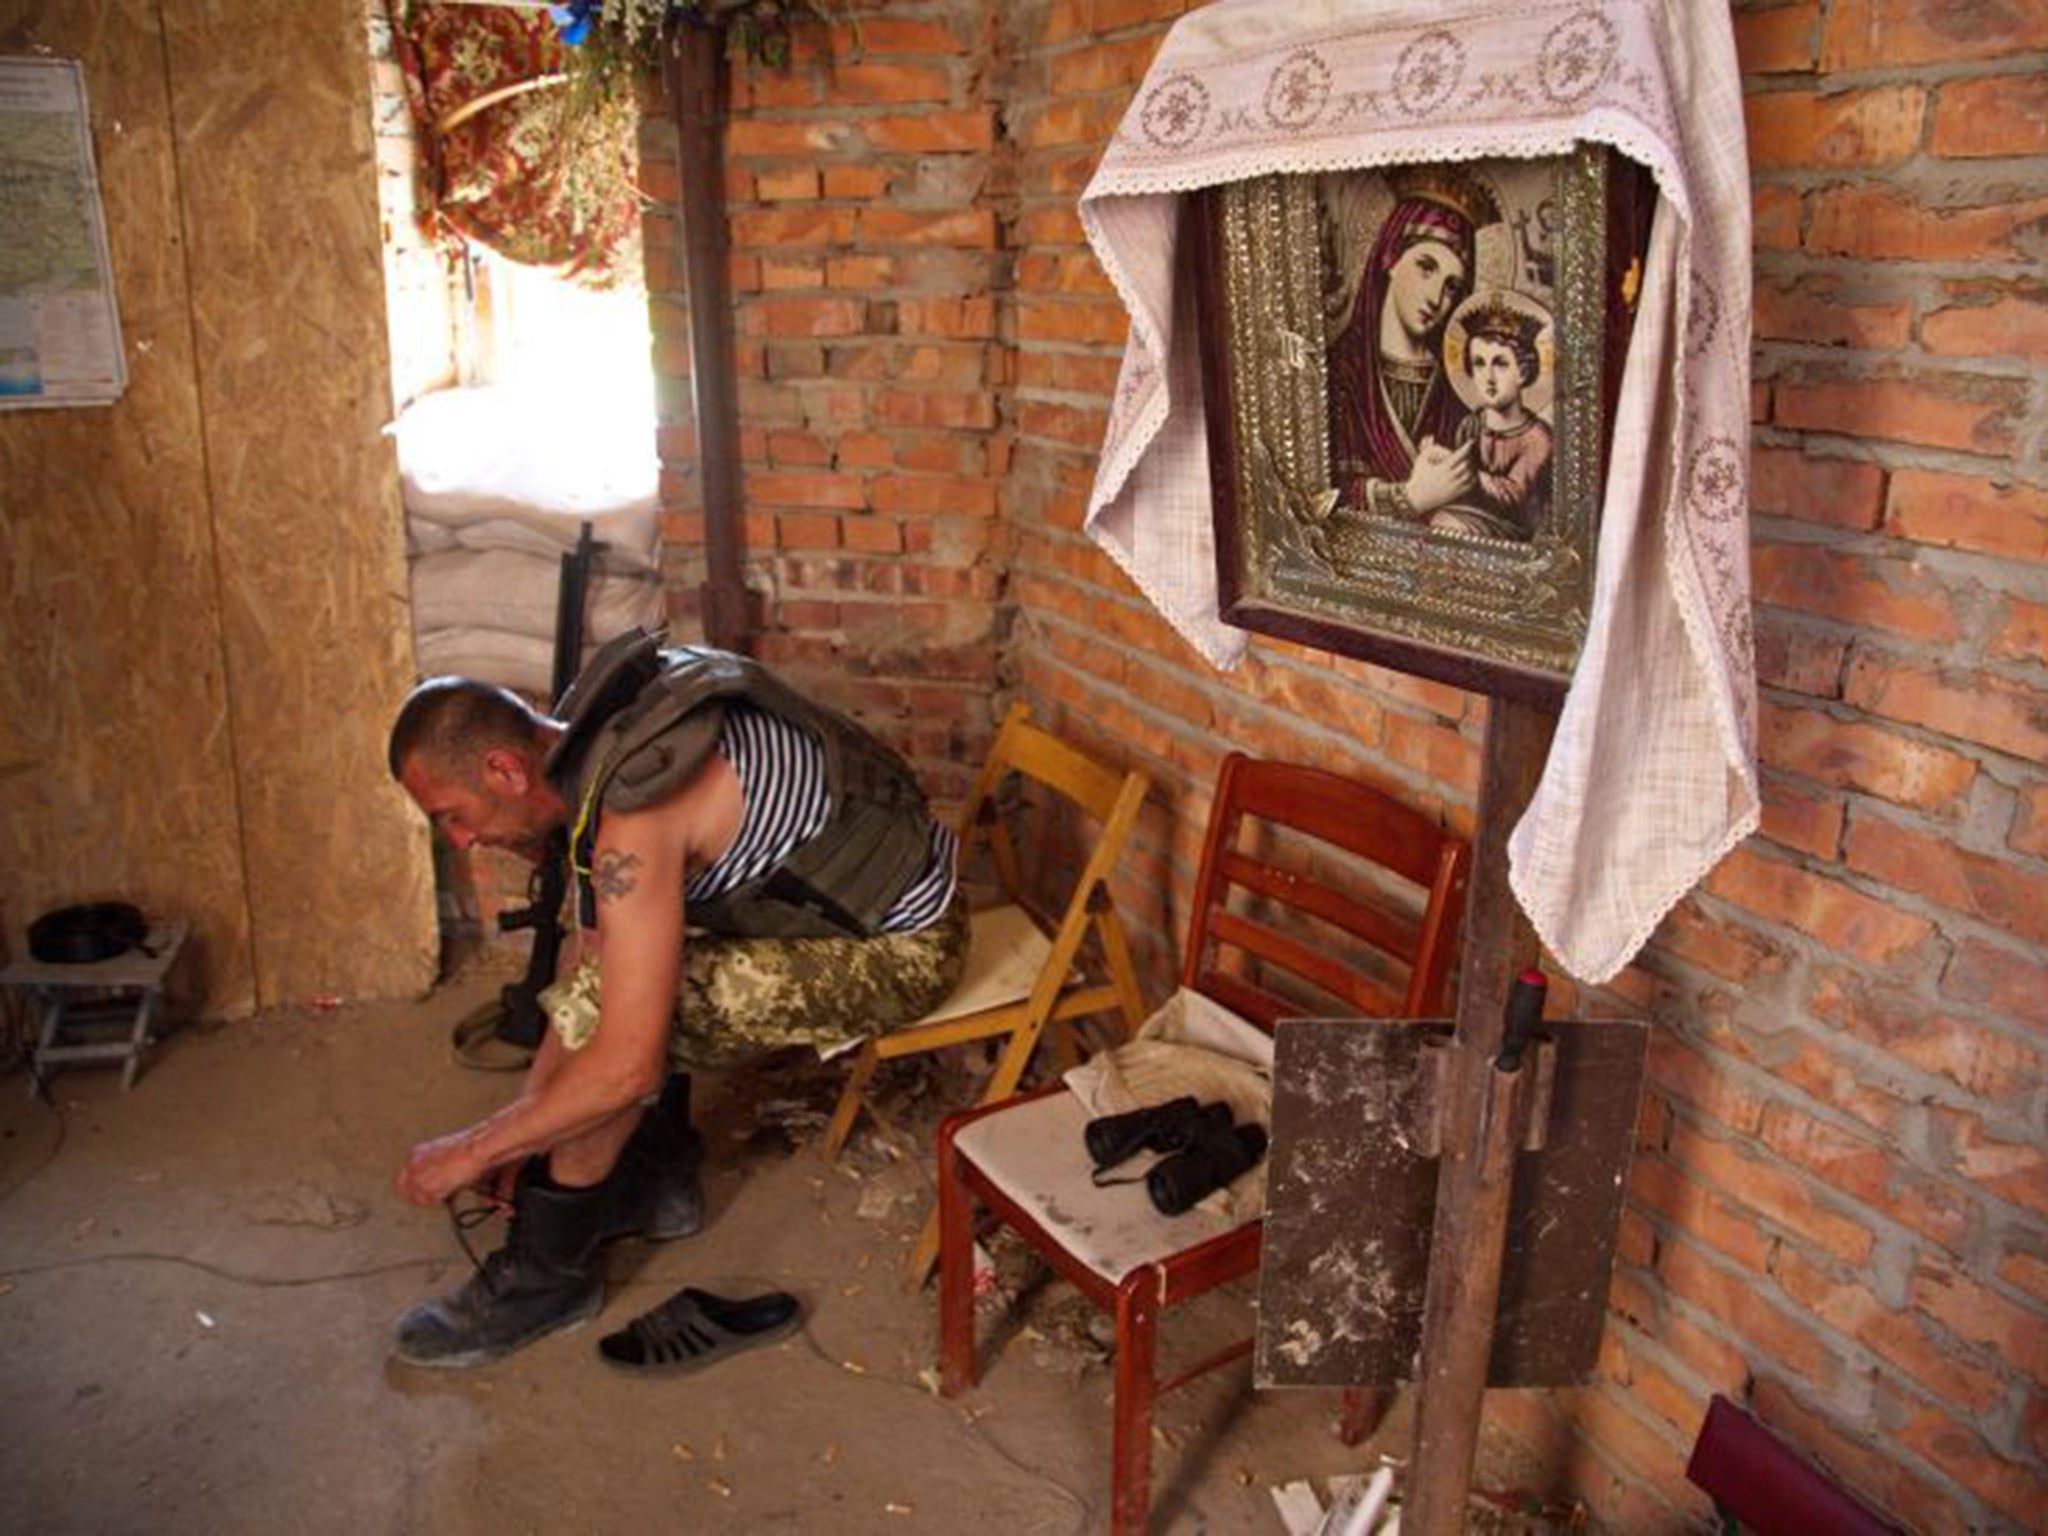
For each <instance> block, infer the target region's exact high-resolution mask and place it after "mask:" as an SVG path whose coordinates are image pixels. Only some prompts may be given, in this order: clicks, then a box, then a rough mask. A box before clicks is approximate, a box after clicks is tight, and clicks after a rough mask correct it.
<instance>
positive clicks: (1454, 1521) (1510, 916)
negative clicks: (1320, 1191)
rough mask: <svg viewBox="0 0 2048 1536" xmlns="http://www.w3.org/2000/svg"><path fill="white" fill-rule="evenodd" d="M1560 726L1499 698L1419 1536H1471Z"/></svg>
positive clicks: (1430, 1353)
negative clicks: (1527, 889) (1526, 855)
mask: <svg viewBox="0 0 2048 1536" xmlns="http://www.w3.org/2000/svg"><path fill="white" fill-rule="evenodd" d="M1556 724H1557V717H1556V714H1555V713H1554V710H1553V707H1552V706H1550V705H1547V704H1533V703H1526V702H1521V701H1517V700H1513V699H1506V698H1500V697H1495V698H1494V699H1493V700H1492V702H1491V704H1490V705H1489V707H1488V710H1487V717H1486V757H1485V768H1484V771H1483V772H1484V776H1483V778H1482V780H1481V783H1480V789H1479V828H1478V833H1477V836H1476V838H1475V841H1474V844H1473V849H1472V877H1471V880H1472V883H1471V887H1470V893H1469V895H1468V896H1467V898H1466V905H1465V936H1464V945H1463V954H1464V964H1463V970H1462V975H1461V977H1460V981H1459V986H1458V1023H1457V1038H1456V1046H1457V1054H1456V1057H1455V1058H1454V1070H1453V1073H1452V1076H1451V1081H1450V1083H1449V1084H1448V1096H1447V1102H1446V1104H1445V1106H1444V1122H1443V1147H1444V1152H1443V1162H1442V1166H1441V1167H1440V1169H1439V1170H1438V1173H1437V1197H1436V1221H1435V1226H1434V1229H1433V1233H1434V1235H1433V1237H1432V1239H1431V1246H1430V1256H1429V1281H1428V1285H1427V1288H1426V1290H1425V1293H1424V1300H1423V1314H1422V1369H1421V1372H1420V1375H1419V1379H1418V1384H1417V1401H1416V1412H1415V1440H1414V1447H1413V1455H1412V1459H1411V1460H1410V1463H1409V1481H1408V1493H1407V1499H1406V1501H1405V1509H1404V1513H1403V1515H1402V1519H1401V1528H1402V1530H1403V1531H1404V1532H1406V1533H1408V1536H1459V1533H1461V1532H1463V1531H1464V1529H1465V1501H1466V1495H1467V1491H1468V1489H1469V1486H1470V1483H1471V1477H1472V1457H1473V1453H1474V1451H1475V1449H1476V1448H1477V1446H1478V1443H1479V1415H1480V1405H1481V1399H1482V1397H1483V1395H1484V1393H1485V1390H1486V1368H1487V1357H1488V1356H1489V1355H1490V1354H1491V1353H1492V1350H1493V1326H1494V1308H1495V1304H1496V1302H1497V1301H1498V1299H1499V1294H1500V1260H1501V1244H1502V1239H1503V1235H1504V1232H1505V1228H1506V1222H1507V1214H1508V1195H1509V1192H1510V1189H1511V1188H1512V1185H1513V1181H1514V1161H1515V1159H1514V1145H1515V1139H1514V1138H1513V1137H1512V1135H1511V1131H1512V1123H1513V1122H1516V1121H1518V1120H1519V1118H1520V1117H1519V1116H1518V1115H1516V1114H1515V1102H1516V1098H1517V1095H1516V1094H1515V1093H1514V1092H1513V1085H1514V1084H1515V1083H1516V1081H1517V1079H1516V1078H1514V1077H1505V1078H1503V1077H1501V1076H1500V1075H1498V1074H1496V1073H1495V1072H1494V1070H1493V1060H1494V1057H1496V1056H1497V1055H1499V1054H1500V1047H1501V1035H1502V1031H1503V1023H1504V1015H1505V1011H1506V1007H1507V997H1508V988H1509V986H1510V984H1511V983H1512V982H1513V980H1514V977H1515V974H1516V972H1517V971H1519V970H1520V969H1521V968H1522V967H1523V966H1525V965H1527V964H1529V963H1530V962H1532V961H1533V960H1534V959H1535V957H1536V951H1537V943H1536V935H1535V932H1534V930H1532V929H1531V928H1530V926H1529V920H1528V919H1527V918H1526V917H1524V916H1523V915H1522V911H1521V908H1520V907H1518V906H1517V905H1516V904H1515V899H1514V894H1513V892H1512V891H1510V890H1509V888H1508V849H1507V843H1508V833H1509V832H1511V831H1512V830H1513V829H1514V825H1515V823H1516V822H1517V821H1518V820H1519V819H1520V818H1521V815H1522V812H1523V811H1524V810H1525V809H1526V808H1527V806H1528V804H1529V799H1530V797H1531V795H1533V794H1534V793H1535V789H1536V781H1537V779H1538V778H1539V777H1540V776H1541V774H1542V771H1543V763H1544V759H1545V757H1546V755H1547V754H1548V751H1549V747H1550V736H1551V732H1552V731H1553V730H1554V729H1555V728H1556ZM1489 1099H1492V1100H1493V1105H1492V1114H1491V1115H1489V1114H1488V1101H1489ZM1489 1147H1491V1151H1490V1152H1489V1150H1488V1149H1489Z"/></svg>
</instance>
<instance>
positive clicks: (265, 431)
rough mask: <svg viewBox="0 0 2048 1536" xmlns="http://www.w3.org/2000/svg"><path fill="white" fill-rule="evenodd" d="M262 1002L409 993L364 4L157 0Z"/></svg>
mask: <svg viewBox="0 0 2048 1536" xmlns="http://www.w3.org/2000/svg"><path fill="white" fill-rule="evenodd" d="M162 13H163V16H164V21H165V34H166V35H165V43H166V56H167V58H168V60H169V65H170V76H171V96H172V103H173V108H174V112H175V116H176V121H177V125H178V160H179V164H180V166H181V168H182V169H183V172H184V174H183V175H182V177H181V184H182V187H183V194H184V208H183V214H184V232H185V237H186V239H187V240H188V241H189V242H190V246H191V269H192V315H193V328H194V332H195V336H196V341H197V345H196V356H195V362H196V365H197V369H198V376H199V390H200V397H201V399H202V400H203V401H204V402H205V409H204V413H203V421H204V434H205V442H206V454H207V479H208V485H207V491H208V495H209V498H210V500H211V502H212V505H213V515H214V532H215V540H216V548H217V549H218V552H219V553H218V558H219V568H220V581H221V631H222V654H223V657H224V660H225V665H226V667H227V673H228V684H229V686H228V705H229V710H230V717H231V721H232V727H233V731H234V738H235V758H236V788H237V794H238V798H239V801H240V804H241V810H242V819H243V829H242V843H243V859H244V866H245V869H246V872H247V878H248V888H249V904H250V909H251V911H252V913H253V924H252V933H253V937H254V943H255V955H256V981H257V995H258V998H259V1000H261V1001H262V1002H265V1003H273V1002H286V1001H291V1000H298V999H304V998H307V997H312V996H318V995H322V994H340V995H343V996H359V995H363V994H366V993H368V994H377V993H389V992H391V991H394V990H403V989H408V988H409V987H413V986H418V985H422V984H424V982H425V981H426V980H427V979H428V978H430V977H431V974H432V964H433V958H434V953H435V939H434V932H433V904H432V892H431V888H430V885H429V879H430V870H429V862H428V860H427V858H426V857H425V850H424V848H423V847H422V843H421V839H422V834H421V829H420V826H419V823H418V821H417V819H416V818H415V817H413V816H412V815H411V814H410V813H409V812H408V811H407V810H406V808H405V805H404V800H403V796H402V795H401V793H400V792H399V790H398V789H397V787H396V786H395V785H394V784H392V783H391V782H390V780H389V777H388V776H387V774H386V772H385V769H384V734H385V731H386V729H387V727H388V725H389V722H390V718H391V714H392V711H393V710H394V709H395V708H396V707H397V705H398V702H399V700H400V699H401V698H403V696H404V694H405V691H406V689H407V688H408V687H409V686H410V685H411V682H412V676H413V669H412V640H411V634H410V629H409V625H408V620H407V613H408V610H407V600H406V595H405V594H406V586H405V568H404V548H403V524H402V519H401V517H400V514H399V505H398V479H397V470H396V465H395V461H394V458H393V453H392V449H391V445H390V443H389V440H388V439H386V438H385V437H384V436H383V435H382V428H383V426H384V424H385V422H386V421H388V420H389V418H390V413H391V385H390V362H389V356H390V354H389V350H388V347H387V344H386V341H385V336H384V325H385V321H384V291H383V258H382V250H381V245H380V241H379V236H378V222H377V202H376V172H375V156H374V150H373V145H372V140H371V112H370V75H369V57H368V38H367V33H366V30H365V23H364V17H363V10H362V5H361V0H240V3H238V4H236V5H233V6H226V7H224V6H220V5H217V4H211V3H203V0H165V3H164V5H163V6H162Z"/></svg>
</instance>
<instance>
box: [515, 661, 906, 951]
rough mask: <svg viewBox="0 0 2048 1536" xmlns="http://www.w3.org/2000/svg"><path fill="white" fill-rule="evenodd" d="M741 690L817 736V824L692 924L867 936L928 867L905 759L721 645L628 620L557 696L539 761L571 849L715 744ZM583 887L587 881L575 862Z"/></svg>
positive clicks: (586, 844) (678, 784)
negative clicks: (704, 644) (559, 803)
mask: <svg viewBox="0 0 2048 1536" xmlns="http://www.w3.org/2000/svg"><path fill="white" fill-rule="evenodd" d="M734 699H740V700H745V701H746V702H748V703H750V704H753V705H756V706H758V707H760V708H762V709H765V710H767V711H768V712H769V713H771V714H775V715H779V716H781V717H782V718H783V719H785V720H788V721H791V722H793V723H794V724H797V725H800V726H803V727H804V728H805V729H807V730H808V731H810V732H811V734H812V735H814V736H815V737H817V739H818V740H819V741H820V742H821V743H822V744H823V746H824V751H825V786H826V790H827V793H828V794H829V795H830V797H831V802H832V808H831V811H830V812H829V814H828V815H827V817H826V821H825V825H824V826H823V827H821V828H820V829H819V830H818V833H817V835H816V836H814V837H812V838H811V839H810V840H809V841H808V842H806V843H804V844H803V846H802V847H800V848H798V849H796V850H795V851H794V852H793V853H791V854H790V855H789V857H787V858H785V859H784V860H783V861H782V862H781V863H780V864H779V865H777V866H776V867H775V868H774V869H772V870H770V871H769V872H768V873H766V874H764V875H761V876H759V877H757V878H755V879H753V880H750V881H747V882H746V883H745V884H742V885H740V886H737V887H735V888H734V889H732V890H730V891H728V892H726V893H725V894H724V895H723V896H720V897H718V898H716V899H714V900H711V901H696V902H692V903H690V908H689V921H690V924H691V926H692V927H697V928H703V929H706V930H709V931H710V932H713V933H727V934H738V935H743V936H746V937H750V938H780V939H807V938H848V937H854V938H867V937H870V936H872V935H873V934H874V933H875V932H876V931H877V925H878V924H879V923H880V922H881V920H882V918H883V917H885V916H886V915H887V914H888V912H889V910H890V908H892V907H893V906H895V904H896V902H897V901H898V900H899V899H900V898H901V897H902V895H903V893H904V892H905V891H906V890H908V889H909V887H910V885H911V883H912V882H913V881H914V880H916V878H917V877H918V875H919V874H921V873H922V872H923V870H924V867H925V863H926V860H927V859H928V858H929V856H930V850H931V842H930V838H931V818H930V813H929V810H928V808H927V807H926V805H925V798H924V792H923V791H922V790H921V789H919V788H918V784H917V778H916V776H915V775H914V774H913V773H912V772H911V771H910V767H909V765H908V764H907V763H905V762H904V761H903V759H902V758H900V757H898V756H897V755H896V754H895V753H894V752H892V751H890V750H889V749H888V748H887V747H885V746H883V745H882V743H880V742H879V741H877V740H875V738H874V737H872V736H870V735H869V734H868V733H867V732H866V731H865V730H863V729H861V727H860V726H858V725H856V724H854V723H853V722H852V721H851V720H848V719H847V718H846V717H845V716H844V715H841V714H839V713H838V712H837V711H835V710H831V709H827V708H825V707H824V706H822V705H818V704H813V703H812V702H811V701H810V700H808V699H806V698H804V697H803V696H802V695H801V694H799V693H797V692H796V691H795V690H794V689H792V688H790V687H789V686H788V685H787V684H785V683H783V682H782V681H780V680H779V679H778V678H776V677H775V675H774V674H773V673H771V672H769V671H768V670H767V669H766V668H764V667H762V666H761V665H760V664H759V663H757V662H755V661H752V660H750V659H748V658H747V657H745V656H736V655H733V654H732V653H730V652H727V651H714V650H708V649H698V648H695V647H689V646H684V647H677V648H675V649H663V648H662V647H661V646H660V645H659V643H658V641H657V639H656V637H655V636H653V635H650V634H648V633H646V632H645V631H644V630H639V629H633V630H629V631H627V632H626V633H625V634H623V635H620V636H618V637H617V638H615V639H613V640H611V641H608V642H607V643H606V644H605V645H604V646H603V647H602V648H600V649H599V651H598V652H597V654H596V655H595V656H593V657H592V658H591V659H590V663H589V665H587V666H586V667H585V668H584V669H583V671H582V672H581V673H580V674H579V675H578V676H577V678H576V681H575V682H573V683H571V684H570V685H569V688H568V691H567V692H565V693H564V694H563V695H562V697H561V699H560V701H559V702H558V703H557V704H556V706H555V714H556V716H557V717H558V718H559V719H560V720H561V721H562V724H563V726H564V727H565V729H564V732H563V734H562V737H561V739H560V740H559V741H557V742H556V743H555V745H554V747H553V748H552V750H550V751H549V753H548V755H547V758H546V760H545V762H544V764H543V767H544V769H545V771H546V772H547V775H548V777H549V778H550V779H551V780H553V782H554V784H555V786H556V788H557V789H558V790H559V791H560V792H561V794H562V797H563V798H564V799H565V800H566V801H567V802H568V803H569V806H570V810H571V813H572V814H573V815H574V816H575V817H576V828H577V830H576V832H575V834H574V842H575V846H574V847H573V848H572V849H571V859H572V863H573V864H574V865H575V866H576V868H577V869H579V870H583V869H587V868H588V867H589V861H590V854H591V850H592V848H593V847H594V846H595V844H596V842H597V824H598V820H599V818H600V817H601V816H602V814H603V813H604V812H605V811H607V810H615V811H634V810H640V809H642V808H644V807H646V806H650V805H657V804H659V803H660V802H661V801H663V800H666V799H667V798H668V797H669V796H671V795H673V794H675V793H676V792H677V791H679V790H680V789H681V788H682V787H683V786H684V785H685V784H687V783H688V782H689V781H690V779H691V778H692V777H693V776H694V775H695V774H696V772H697V770H698V769H699V768H701V767H702V766H703V764H704V760H705V759H706V758H708V757H709V756H710V755H711V754H712V753H713V752H714V751H716V750H717V748H718V739H719V731H720V728H721V727H722V726H723V724H724V721H725V704H726V702H727V701H728V700H734ZM579 882H580V894H581V900H582V902H583V904H584V905H585V907H586V908H587V907H588V905H589V903H590V890H589V881H588V879H587V877H581V876H579Z"/></svg>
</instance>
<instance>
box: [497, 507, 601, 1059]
mask: <svg viewBox="0 0 2048 1536" xmlns="http://www.w3.org/2000/svg"><path fill="white" fill-rule="evenodd" d="M603 549H604V545H603V544H601V543H599V542H598V541H597V539H596V538H595V537H593V536H592V534H591V531H590V525H589V524H588V523H585V524H584V525H583V528H582V530H581V532H580V533H578V535H577V538H576V547H575V549H574V550H571V551H566V552H564V554H563V555H562V577H561V584H560V586H559V587H558V588H557V590H556V594H555V656H554V671H553V674H552V675H551V677H550V679H549V681H550V682H551V683H552V685H553V686H552V687H551V688H550V689H549V692H548V702H549V704H550V706H553V705H554V704H556V703H558V702H559V701H560V700H561V697H562V695H563V694H565V693H567V692H568V691H569V685H570V684H571V683H573V682H574V681H575V680H576V674H577V672H579V671H580V670H581V669H582V665H583V608H584V599H585V597H586V594H587V593H588V591H589V587H590V567H591V562H592V561H593V560H595V558H596V557H597V556H598V555H599V554H600V553H601V552H602V551H603ZM568 887H569V832H568V829H567V828H557V829H556V830H555V831H553V832H551V833H549V834H548V839H547V844H546V846H545V847H544V849H543V850H542V852H541V856H540V863H538V864H537V865H535V866H534V870H533V874H532V876H531V877H530V878H529V879H528V881H527V885H526V905H525V906H524V907H521V908H520V909H518V910H517V911H514V912H500V913H499V914H498V929H499V931H500V932H501V933H517V932H519V931H520V930H521V929H527V928H530V929H532V930H533V949H532V951H531V952H530V953H529V954H528V955H527V958H526V974H525V975H524V976H522V977H520V978H519V980H517V981H514V982H507V983H506V984H505V986H503V987H502V988H500V989H499V992H498V1009H499V1017H498V1023H497V1036H498V1038H499V1039H500V1040H503V1041H504V1042H505V1043H506V1044H508V1045H517V1046H523V1047H525V1048H526V1049H528V1050H534V1049H537V1048H538V1047H539V1045H540V1041H541V1034H542V1032H543V1031H544V1030H545V1029H546V1028H547V1015H546V1014H544V1013H543V1012H542V1011H541V1006H540V993H541V988H543V987H546V986H549V985H551V984H552V983H553V982H554V979H555V966H556V964H557V963H558V962H559V961H560V959H561V955H562V900H563V898H564V897H565V896H566V895H567V894H568Z"/></svg>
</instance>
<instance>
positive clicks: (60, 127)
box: [0, 58, 128, 410]
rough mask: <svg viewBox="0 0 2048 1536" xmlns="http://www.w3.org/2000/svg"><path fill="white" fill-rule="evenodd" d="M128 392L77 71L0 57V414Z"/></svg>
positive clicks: (64, 64) (51, 62) (93, 401)
mask: <svg viewBox="0 0 2048 1536" xmlns="http://www.w3.org/2000/svg"><path fill="white" fill-rule="evenodd" d="M127 387H128V363H127V358H126V356H125V354H124V353H123V351H122V348H121V318H120V314H119V312H118V311H117V310H116V308H115V305H114V273H113V266H112V264H111V263H110V262H109V261H108V259H107V226H106V219H105V216H104V214H103V212H102V210H101V207H100V187H99V177H98V174H97V172H96V170H95V168H94V164H93V153H92V122H91V119H90V117H89V115H88V114H87V112H86V106H85V71H84V69H83V68H82V67H81V66H80V65H79V64H77V63H76V62H74V61H71V60H67V59H40V58H0V410H19V409H22V408H24V407H34V406H66V405H70V406H78V405H108V404H111V403H112V402H113V401H115V400H118V399H119V398H120V397H121V392H122V391H123V390H124V389H126V388H127Z"/></svg>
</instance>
